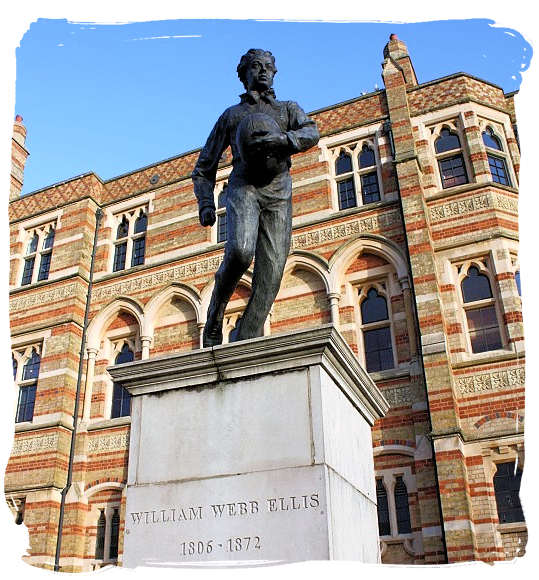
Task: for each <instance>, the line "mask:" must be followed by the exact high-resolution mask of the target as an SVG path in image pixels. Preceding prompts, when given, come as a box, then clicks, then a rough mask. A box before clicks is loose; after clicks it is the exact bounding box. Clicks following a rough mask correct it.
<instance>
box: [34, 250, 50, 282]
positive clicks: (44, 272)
mask: <svg viewBox="0 0 539 580" xmlns="http://www.w3.org/2000/svg"><path fill="white" fill-rule="evenodd" d="M51 255H52V254H51V252H47V253H46V254H41V261H40V263H39V273H38V275H37V279H38V281H39V280H47V279H48V277H49V270H50V267H51Z"/></svg>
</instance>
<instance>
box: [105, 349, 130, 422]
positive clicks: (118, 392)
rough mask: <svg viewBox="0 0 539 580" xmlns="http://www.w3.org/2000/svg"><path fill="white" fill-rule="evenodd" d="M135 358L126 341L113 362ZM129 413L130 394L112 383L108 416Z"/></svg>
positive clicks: (121, 415)
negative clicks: (110, 405)
mask: <svg viewBox="0 0 539 580" xmlns="http://www.w3.org/2000/svg"><path fill="white" fill-rule="evenodd" d="M134 360H135V353H134V352H133V351H132V350H131V349H130V348H129V345H128V344H127V342H124V344H123V346H122V349H121V350H120V352H119V353H118V355H117V356H116V358H115V360H114V364H116V365H118V364H122V363H127V362H132V361H134ZM130 414H131V395H130V394H129V392H128V391H127V390H126V389H125V388H124V387H122V385H120V384H118V383H114V384H113V388H112V407H111V413H110V417H111V419H114V418H116V417H127V416H129V415H130Z"/></svg>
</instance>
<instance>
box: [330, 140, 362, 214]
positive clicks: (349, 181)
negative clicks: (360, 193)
mask: <svg viewBox="0 0 539 580" xmlns="http://www.w3.org/2000/svg"><path fill="white" fill-rule="evenodd" d="M352 171H353V167H352V157H351V156H350V155H348V153H345V152H344V151H341V152H340V154H339V157H338V158H337V161H335V175H337V176H338V179H337V192H338V195H339V209H348V208H350V207H355V206H356V205H357V199H356V188H355V185H354V175H353V173H352ZM341 176H342V177H341Z"/></svg>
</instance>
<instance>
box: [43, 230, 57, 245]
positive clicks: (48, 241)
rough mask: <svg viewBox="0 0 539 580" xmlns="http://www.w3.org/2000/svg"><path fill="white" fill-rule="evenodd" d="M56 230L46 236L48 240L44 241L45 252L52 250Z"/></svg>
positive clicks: (50, 231)
mask: <svg viewBox="0 0 539 580" xmlns="http://www.w3.org/2000/svg"><path fill="white" fill-rule="evenodd" d="M54 234H55V232H54V228H51V229H50V230H49V232H48V234H47V236H46V238H45V239H44V240H43V249H44V250H48V249H49V248H52V246H53V244H54Z"/></svg>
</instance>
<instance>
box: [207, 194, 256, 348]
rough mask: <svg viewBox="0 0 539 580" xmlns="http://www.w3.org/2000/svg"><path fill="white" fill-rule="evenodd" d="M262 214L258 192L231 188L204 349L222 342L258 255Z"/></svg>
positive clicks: (209, 308)
mask: <svg viewBox="0 0 539 580" xmlns="http://www.w3.org/2000/svg"><path fill="white" fill-rule="evenodd" d="M259 213H260V209H259V205H258V201H257V199H256V192H255V191H254V189H253V188H252V187H251V186H242V187H235V188H233V187H231V186H230V185H229V189H228V193H227V206H226V219H227V241H226V244H225V255H224V258H223V262H222V263H221V266H220V267H219V269H218V270H217V273H216V274H215V286H214V288H213V293H212V296H211V301H210V305H209V307H208V315H207V319H206V325H205V327H204V333H203V336H202V342H203V346H205V347H206V346H215V345H217V344H221V343H222V342H223V318H224V315H225V309H226V306H227V304H228V301H229V300H230V297H231V296H232V294H233V293H234V290H235V289H236V286H237V285H238V282H239V280H240V278H241V277H242V276H243V274H244V273H245V271H246V270H247V268H248V267H249V266H250V265H251V262H252V261H253V256H254V254H255V249H256V238H257V234H258V216H259Z"/></svg>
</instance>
